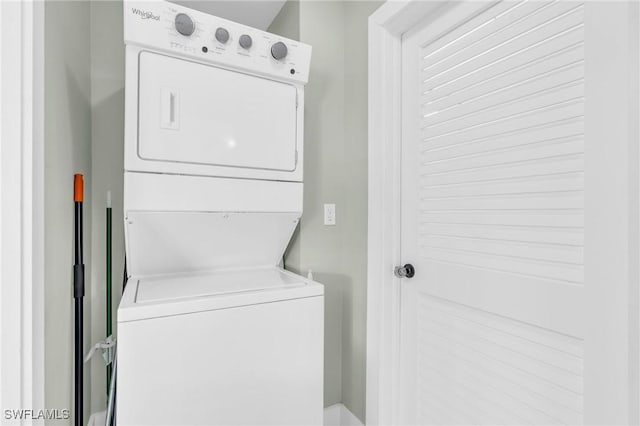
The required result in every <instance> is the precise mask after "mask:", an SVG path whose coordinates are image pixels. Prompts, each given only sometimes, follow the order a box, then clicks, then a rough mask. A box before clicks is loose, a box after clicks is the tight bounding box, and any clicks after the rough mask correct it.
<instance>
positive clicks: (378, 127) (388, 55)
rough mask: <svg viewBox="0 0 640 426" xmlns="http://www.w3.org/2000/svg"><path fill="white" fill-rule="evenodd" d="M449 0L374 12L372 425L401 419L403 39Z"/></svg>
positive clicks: (371, 61) (371, 51)
mask: <svg viewBox="0 0 640 426" xmlns="http://www.w3.org/2000/svg"><path fill="white" fill-rule="evenodd" d="M443 4H444V2H435V1H433V2H424V1H389V2H387V3H385V4H384V5H382V6H381V7H380V8H379V9H378V10H376V12H375V13H374V14H373V15H371V16H370V17H369V201H368V202H369V206H368V209H369V216H368V237H369V239H368V267H367V276H368V278H367V280H368V283H367V387H366V388H367V389H366V390H367V396H366V402H367V411H366V423H367V424H371V425H374V424H380V425H385V424H393V423H394V422H395V420H396V419H397V416H396V412H397V408H396V407H397V404H398V398H397V396H398V392H397V390H398V382H397V379H398V374H397V372H398V371H397V366H398V353H397V349H398V348H399V345H398V339H399V329H398V325H399V313H400V310H399V307H400V306H399V302H400V293H399V287H398V280H397V278H395V277H394V276H393V268H394V266H395V265H397V264H398V263H399V262H400V259H399V253H400V191H399V188H400V170H399V167H398V165H399V164H400V140H401V139H400V138H401V125H400V123H401V115H400V112H401V107H400V102H401V98H400V94H401V71H402V69H401V63H402V61H401V52H402V46H401V39H402V34H403V33H404V32H405V31H407V30H408V29H410V28H411V27H412V26H413V25H414V24H415V23H416V22H418V21H419V20H420V19H422V18H423V17H424V16H425V15H426V14H428V13H430V12H432V11H434V10H436V9H437V8H438V7H440V6H442V5H443Z"/></svg>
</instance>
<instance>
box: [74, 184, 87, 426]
mask: <svg viewBox="0 0 640 426" xmlns="http://www.w3.org/2000/svg"><path fill="white" fill-rule="evenodd" d="M83 200H84V182H83V176H82V175H81V174H76V175H74V177H73V204H74V207H75V211H74V228H75V229H74V231H75V232H74V237H75V256H74V264H73V298H74V302H75V303H74V304H75V319H74V346H75V354H74V367H75V374H74V381H75V387H74V393H75V395H74V402H75V407H74V408H75V410H74V425H75V426H81V425H82V424H83V414H84V410H83V402H84V401H83V398H82V396H83V395H82V393H83V376H84V375H83V370H82V369H83V362H82V358H83V352H84V348H83V339H82V332H83V328H84V327H83V324H82V317H83V305H82V302H83V297H84V264H83V263H82V239H83V235H82V202H83Z"/></svg>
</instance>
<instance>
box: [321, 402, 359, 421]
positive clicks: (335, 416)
mask: <svg viewBox="0 0 640 426" xmlns="http://www.w3.org/2000/svg"><path fill="white" fill-rule="evenodd" d="M324 426H363V425H362V422H361V421H360V420H359V419H358V418H357V417H356V416H355V415H354V414H353V413H352V412H351V411H349V409H348V408H347V407H345V406H344V405H343V404H333V405H330V406H328V407H327V408H325V409H324Z"/></svg>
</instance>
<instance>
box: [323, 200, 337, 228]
mask: <svg viewBox="0 0 640 426" xmlns="http://www.w3.org/2000/svg"><path fill="white" fill-rule="evenodd" d="M324 224H325V225H335V224H336V205H335V204H325V205H324Z"/></svg>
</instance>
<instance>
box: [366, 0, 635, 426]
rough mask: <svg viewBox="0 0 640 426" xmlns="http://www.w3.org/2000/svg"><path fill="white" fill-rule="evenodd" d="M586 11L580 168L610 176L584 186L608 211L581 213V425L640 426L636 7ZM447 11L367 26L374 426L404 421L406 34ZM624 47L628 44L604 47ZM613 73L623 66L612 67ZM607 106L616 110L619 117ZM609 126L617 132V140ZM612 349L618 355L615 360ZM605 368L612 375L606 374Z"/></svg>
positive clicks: (423, 4) (418, 4)
mask: <svg viewBox="0 0 640 426" xmlns="http://www.w3.org/2000/svg"><path fill="white" fill-rule="evenodd" d="M586 4H587V5H589V6H588V8H589V9H587V10H588V12H587V10H586V12H587V13H586V15H585V32H586V34H587V35H586V39H587V40H588V41H590V42H591V43H592V44H593V45H594V46H596V48H597V49H599V52H601V54H602V56H605V57H607V59H608V60H606V61H602V60H598V61H596V60H592V61H590V60H589V59H587V62H586V65H587V66H588V67H590V68H589V70H590V71H589V72H590V73H591V75H596V76H597V77H598V78H599V79H600V80H599V81H606V83H605V84H606V89H605V88H604V86H603V85H597V84H592V83H591V82H590V81H587V88H586V103H585V105H586V111H585V128H586V129H587V131H586V132H585V146H589V147H595V148H597V149H590V150H588V151H587V152H586V153H585V164H586V165H589V164H593V163H594V162H597V163H598V164H599V165H600V166H601V167H602V170H609V172H599V173H592V174H589V173H585V182H586V183H587V184H589V187H593V188H594V189H593V190H591V189H588V190H586V191H585V196H586V199H587V201H586V202H585V205H589V204H588V203H601V200H606V202H605V203H602V204H604V205H607V206H609V207H610V208H608V209H602V210H603V211H600V212H598V213H594V214H587V213H586V212H585V223H586V224H590V226H589V228H585V239H586V240H587V241H589V240H596V241H598V242H602V243H603V244H590V245H589V246H585V265H586V266H585V272H586V273H585V289H586V290H587V291H586V304H587V306H586V309H585V311H586V312H590V313H593V314H592V315H591V316H590V318H589V320H588V324H587V325H586V328H587V330H588V331H587V334H586V336H585V349H586V356H585V358H584V364H585V366H586V367H587V368H585V377H584V380H585V384H586V385H587V386H588V387H587V388H586V391H585V395H584V398H585V402H584V407H585V410H584V416H585V423H586V424H603V423H632V424H637V423H639V420H640V414H639V407H640V389H639V387H640V385H639V382H640V380H639V379H640V349H639V344H640V314H639V313H640V309H639V306H640V291H639V285H638V282H639V277H640V271H639V265H640V237H639V235H640V173H639V169H640V167H639V164H640V149H639V147H638V145H639V144H640V143H639V141H640V127H639V125H638V123H639V122H640V94H639V92H640V91H639V86H640V84H639V82H638V72H639V69H640V67H639V65H638V64H639V62H640V54H639V50H640V49H639V47H640V31H639V26H640V6H639V5H638V3H637V2H616V3H615V4H611V3H608V4H607V3H601V2H599V3H595V2H586ZM446 5H447V2H442V1H421V0H408V1H387V2H386V3H385V4H383V5H382V6H381V7H380V8H379V9H378V10H376V12H375V13H374V14H373V15H371V16H370V17H369V49H368V54H369V74H368V78H369V83H368V84H369V125H368V132H369V133H368V134H369V137H368V139H369V142H368V149H369V153H368V155H369V161H368V164H369V171H368V182H369V189H368V197H369V198H368V266H367V274H368V275H367V276H368V278H367V375H366V379H367V382H366V393H367V394H366V423H367V424H371V425H374V424H379V425H390V424H395V423H397V420H398V406H399V392H398V390H399V381H398V376H399V374H398V371H399V336H400V328H399V325H400V321H399V319H400V286H399V280H398V279H397V278H395V277H394V275H393V268H394V266H396V265H399V264H400V262H401V259H400V158H401V157H400V153H401V137H402V132H401V118H402V117H401V93H402V85H401V75H402V60H401V59H402V55H401V51H402V50H401V49H402V45H401V41H402V35H403V34H404V33H405V32H406V31H408V30H409V29H411V28H412V27H413V26H414V25H415V24H416V23H418V22H419V21H420V20H421V19H423V18H425V17H426V16H427V15H428V14H431V13H434V12H436V11H437V10H438V9H439V8H440V7H446ZM620 39H623V40H625V41H626V45H624V46H619V47H618V48H617V49H610V48H609V47H610V45H612V44H613V45H617V44H619V43H618V42H619V40H620ZM622 52H627V54H623V53H622ZM628 52H633V53H628ZM599 59H600V58H599ZM611 62H613V63H615V64H616V65H617V66H611ZM612 104H615V105H618V106H619V108H616V109H612V108H611V107H610V105H612ZM603 123H609V124H610V125H605V124H603ZM611 123H613V124H617V126H616V127H615V128H613V130H612V125H611ZM587 132H588V133H587ZM603 138H606V140H609V141H611V140H612V139H614V140H617V141H620V142H619V143H617V144H614V145H612V144H611V142H610V143H609V144H607V145H606V146H605V145H604V144H602V143H598V142H599V141H602V140H603ZM586 169H587V168H586V167H585V170H586ZM590 169H592V168H590ZM593 170H597V168H596V169H593ZM611 170H616V173H612V172H611ZM611 188H616V189H618V190H617V191H612V190H611ZM594 200H595V201H594ZM591 211H596V210H595V209H594V210H591ZM589 265H597V267H590V266H589ZM587 274H588V275H587ZM603 301H606V303H603ZM602 342H606V344H602ZM611 348H623V350H622V353H620V350H619V349H618V350H616V349H613V350H612V349H611ZM603 366H604V367H606V368H607V371H606V373H604V374H603V372H602V371H603V368H602V367H603Z"/></svg>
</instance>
